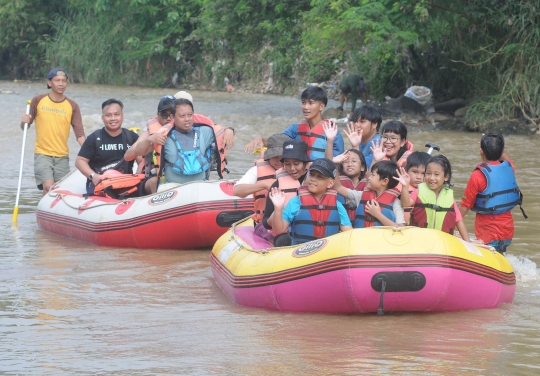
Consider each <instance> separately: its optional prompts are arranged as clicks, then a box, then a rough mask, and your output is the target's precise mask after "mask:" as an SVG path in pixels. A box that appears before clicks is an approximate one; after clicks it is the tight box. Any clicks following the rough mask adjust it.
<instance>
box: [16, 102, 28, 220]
mask: <svg viewBox="0 0 540 376" xmlns="http://www.w3.org/2000/svg"><path fill="white" fill-rule="evenodd" d="M30 103H32V101H28V102H26V114H27V115H28V114H29V113H30ZM27 131H28V123H24V132H23V141H22V150H21V167H20V168H19V184H18V185H17V198H16V199H15V208H14V209H13V218H12V221H13V223H17V216H18V215H19V198H20V196H21V183H22V173H23V166H24V149H25V146H26V133H27Z"/></svg>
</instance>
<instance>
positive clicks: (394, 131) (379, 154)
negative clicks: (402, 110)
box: [371, 120, 414, 167]
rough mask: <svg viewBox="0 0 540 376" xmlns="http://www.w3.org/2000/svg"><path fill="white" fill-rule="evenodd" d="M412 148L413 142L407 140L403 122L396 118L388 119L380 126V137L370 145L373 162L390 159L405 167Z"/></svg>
mask: <svg viewBox="0 0 540 376" xmlns="http://www.w3.org/2000/svg"><path fill="white" fill-rule="evenodd" d="M413 148H414V147H413V144H412V143H411V142H410V141H408V140H407V127H406V126H405V124H403V123H402V122H401V121H398V120H392V121H389V122H388V123H386V124H385V125H383V127H382V130H381V139H380V140H379V141H378V142H374V143H373V146H372V147H371V151H372V152H373V162H378V161H388V160H390V161H395V162H396V163H397V164H398V166H399V167H405V165H406V164H407V157H408V156H409V155H410V154H411V153H412V152H413Z"/></svg>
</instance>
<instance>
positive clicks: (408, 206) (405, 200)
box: [394, 151, 431, 223]
mask: <svg viewBox="0 0 540 376" xmlns="http://www.w3.org/2000/svg"><path fill="white" fill-rule="evenodd" d="M430 159H431V155H429V154H428V153H426V152H424V151H415V152H413V153H411V155H409V157H408V158H407V165H406V166H405V168H403V167H400V168H399V170H398V171H397V174H398V177H397V178H396V177H394V179H397V180H398V181H399V182H401V189H400V191H401V205H402V206H403V210H404V211H405V222H406V223H408V222H409V217H410V215H411V211H412V208H413V206H414V202H415V201H416V198H417V197H418V185H419V184H420V183H423V182H424V177H425V174H426V165H427V164H428V162H429V160H430Z"/></svg>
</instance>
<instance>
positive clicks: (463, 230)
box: [456, 221, 471, 243]
mask: <svg viewBox="0 0 540 376" xmlns="http://www.w3.org/2000/svg"><path fill="white" fill-rule="evenodd" d="M456 228H457V229H458V231H459V234H460V235H461V239H463V240H465V241H466V242H469V243H470V242H471V239H470V238H469V233H468V232H467V227H465V222H463V221H459V222H456Z"/></svg>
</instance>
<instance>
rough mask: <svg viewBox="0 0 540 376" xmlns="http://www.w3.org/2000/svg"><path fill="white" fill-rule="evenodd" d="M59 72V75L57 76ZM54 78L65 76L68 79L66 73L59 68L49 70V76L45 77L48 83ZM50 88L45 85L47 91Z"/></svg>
mask: <svg viewBox="0 0 540 376" xmlns="http://www.w3.org/2000/svg"><path fill="white" fill-rule="evenodd" d="M59 72H61V73H60V74H58V73H59ZM56 76H66V78H67V77H68V73H67V72H66V70H65V69H63V68H60V67H56V68H53V69H51V71H50V72H49V74H48V75H47V81H50V80H52V79H53V77H56ZM50 88H51V87H50V86H49V84H48V83H47V89H50Z"/></svg>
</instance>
